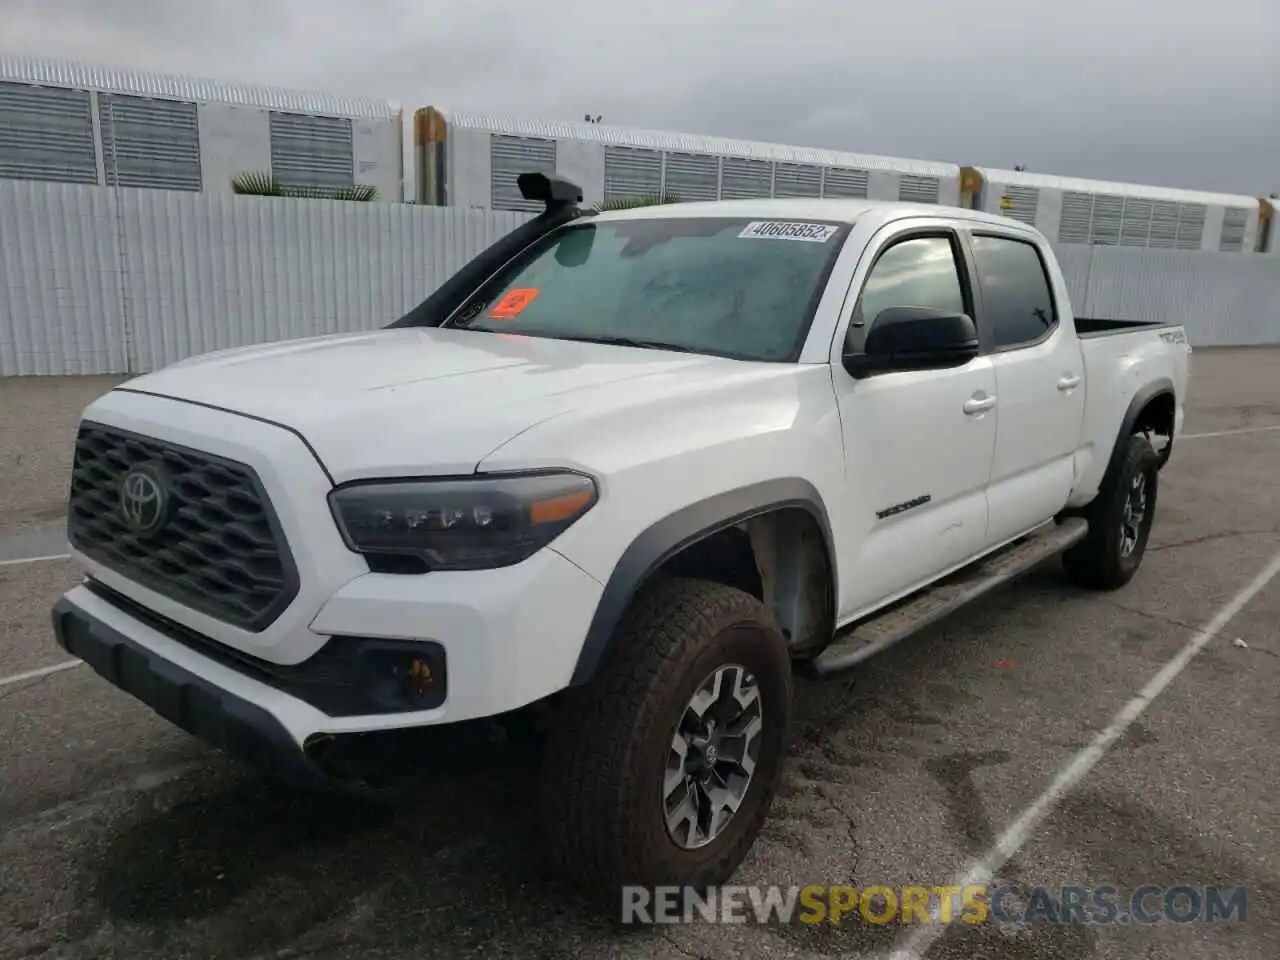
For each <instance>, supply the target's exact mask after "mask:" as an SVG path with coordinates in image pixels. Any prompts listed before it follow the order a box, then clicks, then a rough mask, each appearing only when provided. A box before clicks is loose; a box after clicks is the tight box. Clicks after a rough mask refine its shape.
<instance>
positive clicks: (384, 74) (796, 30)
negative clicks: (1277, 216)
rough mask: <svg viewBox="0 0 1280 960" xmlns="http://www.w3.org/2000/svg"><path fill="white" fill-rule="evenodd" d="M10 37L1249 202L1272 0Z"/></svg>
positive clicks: (151, 61) (1277, 184)
mask: <svg viewBox="0 0 1280 960" xmlns="http://www.w3.org/2000/svg"><path fill="white" fill-rule="evenodd" d="M0 24H2V26H0V51H3V52H5V53H21V54H34V55H44V56H52V57H64V58H71V59H78V60H87V61H92V62H98V63H103V64H109V65H123V66H135V67H139V68H149V69H154V70H164V71H171V72H177V73H185V74H189V75H201V76H208V77H214V78H217V79H225V80H233V81H252V82H260V83H270V84H278V85H283V86H291V87H301V88H307V89H323V90H330V91H334V92H341V93H360V94H367V95H372V96H377V97H383V98H386V99H391V100H395V101H397V102H399V103H402V104H403V105H404V106H405V109H406V113H409V112H411V111H412V110H413V108H415V107H418V106H423V105H426V104H434V105H436V106H444V107H448V106H455V107H477V108H486V109H490V110H495V111H499V112H507V113H516V114H520V115H525V116H529V117H536V118H553V119H569V120H573V119H581V117H582V115H583V114H584V113H585V112H587V111H590V112H592V113H599V114H603V115H604V118H605V120H606V121H607V122H613V123H621V124H627V125H632V126H647V127H657V128H662V129H668V130H683V131H688V132H693V133H704V134H720V135H724V136H732V137H748V138H752V139H758V140H773V141H777V142H782V143H791V144H798V145H804V146H819V147H831V148H836V149H846V150H856V151H862V152H864V153H881V154H890V155H894V156H906V157H921V158H928V159H934V160H950V161H954V162H958V163H974V164H986V165H990V166H1003V167H1011V166H1013V165H1014V164H1017V163H1022V164H1025V165H1026V166H1027V168H1028V169H1029V170H1035V171H1040V172H1045V173H1060V174H1065V175H1068V176H1070V175H1075V176H1086V177H1099V178H1106V179H1116V180H1128V181H1135V182H1142V183H1153V184H1166V185H1169V186H1182V187H1191V188H1200V189H1208V190H1222V191H1228V192H1238V193H1246V194H1250V195H1253V196H1257V195H1260V194H1264V193H1268V192H1270V191H1272V190H1280V0H1068V2H1061V3H1053V2H1030V0H1021V2H1017V0H968V2H956V0H887V2H870V3H868V2H866V0H863V2H860V3H853V2H845V3H842V2H840V0H750V2H748V0H696V2H695V0H644V2H639V0H637V2H633V3H622V2H619V0H595V2H589V0H114V2H111V0H108V2H105V3H104V2H101V0H0Z"/></svg>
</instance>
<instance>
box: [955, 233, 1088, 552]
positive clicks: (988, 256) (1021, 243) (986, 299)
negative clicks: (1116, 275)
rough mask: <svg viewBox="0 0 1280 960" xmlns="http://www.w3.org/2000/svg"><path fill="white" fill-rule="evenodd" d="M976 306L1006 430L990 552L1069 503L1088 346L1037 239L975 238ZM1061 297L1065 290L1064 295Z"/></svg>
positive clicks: (1000, 439) (995, 482) (993, 485)
mask: <svg viewBox="0 0 1280 960" xmlns="http://www.w3.org/2000/svg"><path fill="white" fill-rule="evenodd" d="M969 244H970V247H971V249H972V254H973V261H974V266H975V271H976V274H977V283H976V290H975V301H976V306H977V311H978V313H977V319H978V327H979V330H980V331H981V335H982V337H983V339H984V346H987V347H988V348H989V349H990V351H991V358H992V363H993V365H994V370H995V379H996V388H995V393H996V396H997V397H998V403H997V408H996V409H997V411H998V419H999V423H1000V429H999V434H998V436H997V438H996V446H995V458H994V460H993V462H992V467H991V480H990V486H989V493H988V500H989V503H990V508H991V518H990V522H989V524H988V534H987V537H988V542H989V544H990V545H995V544H999V543H1003V542H1005V541H1007V540H1009V539H1011V538H1013V537H1016V536H1018V535H1019V534H1022V533H1024V532H1026V531H1027V530H1030V529H1031V528H1032V527H1035V526H1037V525H1038V524H1040V523H1042V522H1043V521H1045V520H1048V519H1050V518H1051V517H1053V515H1054V514H1056V513H1057V512H1058V511H1059V510H1061V509H1062V507H1063V506H1064V505H1065V504H1066V502H1067V498H1068V497H1069V496H1070V494H1071V488H1072V486H1073V483H1074V478H1075V468H1074V458H1075V451H1076V447H1077V445H1078V444H1079V442H1080V432H1081V427H1082V424H1083V420H1084V404H1085V378H1084V359H1083V355H1082V351H1081V349H1080V340H1079V338H1078V337H1077V336H1076V333H1075V330H1074V329H1073V328H1072V326H1071V324H1069V323H1064V322H1062V320H1063V314H1065V313H1067V312H1068V309H1067V305H1066V304H1065V303H1059V302H1058V299H1059V298H1058V297H1056V296H1055V285H1054V284H1053V282H1052V281H1051V279H1050V277H1051V273H1050V270H1049V269H1048V264H1049V263H1050V262H1051V261H1050V260H1049V258H1050V257H1052V253H1051V252H1050V251H1049V250H1047V249H1046V248H1044V247H1043V246H1042V245H1041V244H1042V241H1037V240H1036V239H1035V237H1034V235H1031V234H1028V235H1026V236H1025V237H1022V236H1016V235H1009V234H1007V233H1002V232H997V231H991V232H984V231H982V230H981V229H974V230H972V231H971V232H970V234H969ZM1057 289H1061V288H1060V287H1058V288H1057Z"/></svg>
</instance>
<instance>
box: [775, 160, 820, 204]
mask: <svg viewBox="0 0 1280 960" xmlns="http://www.w3.org/2000/svg"><path fill="white" fill-rule="evenodd" d="M773 195H774V196H775V197H820V196H822V168H821V167H810V166H806V165H805V164H802V163H779V164H778V165H777V166H776V167H774V169H773Z"/></svg>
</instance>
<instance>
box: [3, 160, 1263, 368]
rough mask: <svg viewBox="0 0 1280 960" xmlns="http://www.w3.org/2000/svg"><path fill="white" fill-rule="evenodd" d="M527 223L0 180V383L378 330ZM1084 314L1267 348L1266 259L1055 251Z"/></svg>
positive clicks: (484, 215)
mask: <svg viewBox="0 0 1280 960" xmlns="http://www.w3.org/2000/svg"><path fill="white" fill-rule="evenodd" d="M527 219H528V216H527V215H525V214H519V213H506V212H502V213H500V212H493V211H483V210H461V209H456V208H448V207H428V206H416V205H408V204H376V203H343V202H339V201H330V200H289V199H279V198H269V197H237V196H232V195H221V194H204V193H185V192H176V191H172V192H171V191H163V190H135V189H130V188H121V189H118V190H113V189H108V188H103V187H95V186H82V185H73V184H57V183H39V182H31V181H17V180H5V181H0V223H2V224H4V227H5V229H3V230H0V317H3V318H4V319H5V321H6V322H4V323H0V375H3V376H11V375H15V374H82V373H83V374H90V373H140V372H145V371H147V370H151V369H155V368H156V367H158V366H162V365H164V364H167V363H171V362H174V361H176V360H180V359H182V358H184V357H187V356H191V355H193V354H197V353H204V352H207V351H210V350H215V349H224V348H230V347H237V346H242V345H247V344H253V343H261V342H264V341H271V340H281V339H287V338H292V337H304V336H318V335H323V334H329V333H336V332H341V331H347V330H359V329H374V328H377V327H380V326H382V325H384V324H385V323H387V322H388V321H390V320H392V319H394V318H395V317H397V316H400V315H401V314H403V313H404V312H405V311H406V310H408V309H409V308H410V307H412V306H413V305H414V304H415V303H418V302H419V301H421V300H422V299H423V298H424V297H426V296H427V295H428V294H430V293H431V292H432V291H433V290H435V289H436V288H437V287H438V286H439V285H440V284H441V283H442V282H443V281H444V280H445V279H446V278H447V277H449V276H450V275H451V274H452V273H453V272H454V271H455V270H457V269H458V267H460V266H461V265H462V264H463V263H465V262H467V261H468V260H470V259H471V258H472V257H474V256H475V255H476V254H477V253H479V252H480V251H481V250H483V249H484V248H485V247H487V246H489V245H490V244H491V243H493V241H495V240H496V239H498V237H500V236H502V235H504V234H506V233H507V232H509V231H510V230H512V229H513V228H514V227H516V226H517V225H518V224H520V223H522V222H524V221H525V220H527ZM1059 260H1060V262H1061V264H1062V270H1063V275H1064V276H1065V277H1066V280H1067V284H1068V289H1069V290H1070V293H1071V296H1072V302H1073V306H1074V307H1075V309H1076V311H1077V312H1078V313H1080V314H1082V315H1091V316H1114V317H1123V318H1126V319H1130V320H1148V321H1167V322H1174V323H1182V324H1185V325H1186V326H1187V327H1188V330H1189V334H1190V337H1191V340H1192V343H1193V344H1195V345H1197V346H1210V345H1215V344H1224V345H1225V344H1248V343H1277V342H1280V319H1277V318H1280V281H1278V280H1277V276H1276V270H1275V262H1276V261H1275V257H1274V256H1266V255H1258V254H1250V253H1219V252H1217V251H1212V252H1208V251H1195V252H1188V251H1177V250H1141V249H1134V248H1129V247H1089V246H1083V245H1077V246H1067V247H1064V248H1063V249H1062V250H1061V251H1060V252H1059Z"/></svg>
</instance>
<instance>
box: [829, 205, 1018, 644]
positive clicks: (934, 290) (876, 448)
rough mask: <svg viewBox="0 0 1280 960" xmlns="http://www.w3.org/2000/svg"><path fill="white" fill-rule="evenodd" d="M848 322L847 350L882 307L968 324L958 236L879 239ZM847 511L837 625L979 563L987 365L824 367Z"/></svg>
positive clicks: (986, 456) (989, 380)
mask: <svg viewBox="0 0 1280 960" xmlns="http://www.w3.org/2000/svg"><path fill="white" fill-rule="evenodd" d="M874 256H875V260H874V262H873V265H872V267H871V269H870V271H869V272H868V273H867V277H866V280H865V282H864V283H863V284H862V289H861V293H860V294H859V297H858V300H857V302H856V305H855V308H854V310H853V314H852V318H851V327H850V329H851V331H852V334H851V335H852V337H853V338H854V342H853V345H854V346H855V348H856V347H857V346H859V345H860V344H859V342H858V341H859V338H862V339H865V333H866V331H868V330H870V328H871V326H872V325H873V324H874V322H875V317H876V316H877V314H878V313H879V312H880V311H881V310H884V309H885V308H887V307H899V306H913V307H934V308H938V309H943V310H948V311H950V312H952V313H967V314H969V315H970V316H972V310H973V307H972V299H971V297H970V295H969V291H968V284H967V283H964V282H962V279H961V278H962V276H967V273H962V271H961V265H962V264H963V263H964V259H963V256H962V253H961V247H960V244H959V239H958V237H957V236H956V235H955V234H954V233H953V232H951V231H950V230H947V229H941V228H938V229H933V230H931V231H920V230H913V231H910V232H901V231H900V232H898V233H897V234H896V235H894V236H891V237H890V238H888V239H887V240H885V241H883V243H882V245H881V246H880V248H879V250H878V251H877V252H876V253H875V254H874ZM832 376H833V377H834V378H835V387H836V395H837V397H838V401H839V405H840V418H841V424H842V430H843V432H844V447H845V456H846V458H847V463H846V478H847V497H848V501H847V503H846V506H847V507H848V508H849V510H850V518H849V520H850V522H849V523H848V525H847V539H845V542H844V543H843V545H842V547H843V549H842V554H845V555H848V556H849V557H850V558H851V559H850V560H849V561H843V560H842V562H841V564H840V580H841V584H840V588H841V589H840V598H841V603H840V607H841V609H840V619H841V621H847V620H849V619H850V618H852V617H856V616H862V615H863V614H865V613H869V612H870V611H871V609H873V608H874V607H876V606H879V605H882V604H883V602H885V601H887V600H889V599H892V598H895V597H897V596H901V595H903V594H905V593H908V592H910V591H911V590H914V589H915V588H917V587H919V586H922V585H923V584H924V583H926V582H927V581H929V580H932V579H934V578H935V577H937V576H938V575H939V574H941V573H943V572H945V571H947V570H949V569H951V568H954V567H956V566H959V565H961V564H963V563H964V562H966V561H967V560H969V559H970V558H972V557H973V556H975V555H976V554H978V553H980V552H981V551H982V549H983V547H984V545H985V543H986V542H987V482H988V479H989V477H990V472H991V462H992V457H993V455H994V451H995V444H996V408H995V406H994V401H995V395H996V375H995V370H994V368H993V366H992V362H991V358H990V357H988V356H979V357H978V358H976V359H974V360H972V361H970V362H969V363H968V364H966V365H965V366H963V367H956V368H952V369H944V370H922V371H906V372H895V373H885V374H876V375H874V376H869V377H865V378H862V379H855V378H854V377H852V376H851V375H850V374H849V373H848V372H847V371H846V370H845V369H844V367H843V366H841V365H840V363H839V360H838V358H837V359H836V360H835V362H833V363H832Z"/></svg>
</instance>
